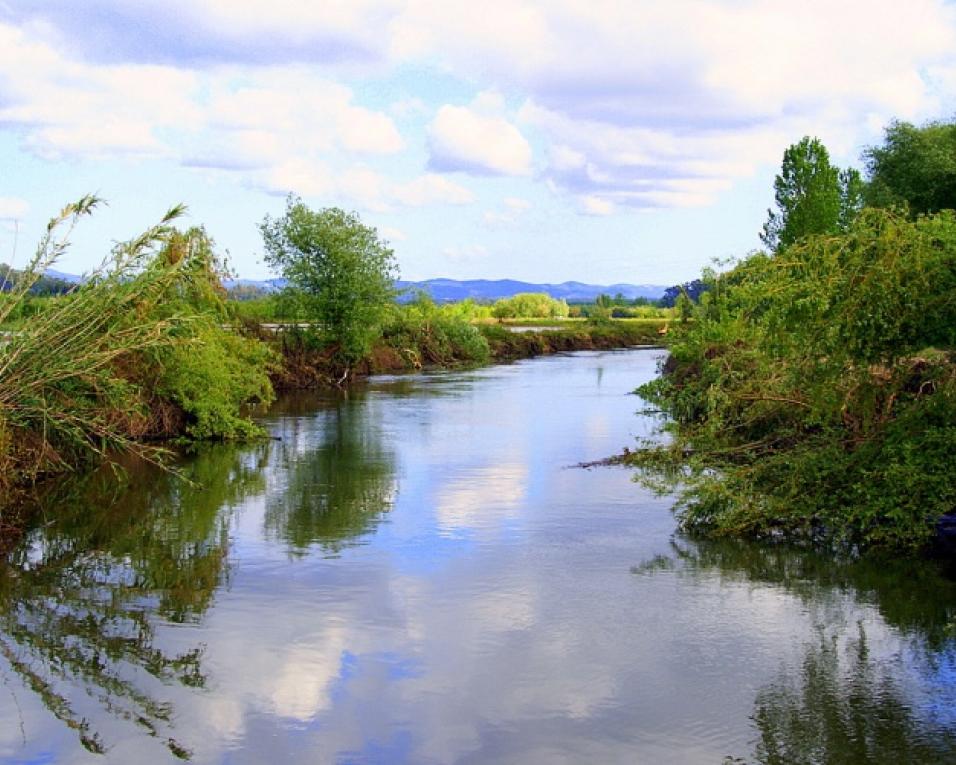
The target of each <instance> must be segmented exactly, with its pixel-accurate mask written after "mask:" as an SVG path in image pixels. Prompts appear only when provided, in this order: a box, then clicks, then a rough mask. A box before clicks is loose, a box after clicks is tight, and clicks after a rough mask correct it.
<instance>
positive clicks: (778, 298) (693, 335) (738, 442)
mask: <svg viewBox="0 0 956 765" xmlns="http://www.w3.org/2000/svg"><path fill="white" fill-rule="evenodd" d="M894 130H897V128H891V130H890V131H889V132H888V136H890V138H888V143H887V146H885V147H882V148H880V149H879V150H871V151H870V152H869V154H868V156H870V157H874V156H878V157H880V160H879V161H880V162H884V163H886V162H890V163H891V160H892V159H893V158H894V157H896V151H897V149H896V147H895V145H894V144H893V141H892V135H894V133H893V131H894ZM936 130H937V126H930V128H928V131H929V132H934V131H936ZM891 164H892V163H891ZM885 166H886V165H884V167H885ZM887 177H888V176H886V175H884V176H881V180H880V182H881V183H886V184H887V188H888V189H890V190H891V191H892V192H893V194H894V195H898V196H899V198H906V197H905V194H906V193H907V191H906V187H902V186H901V187H896V186H893V185H892V184H890V183H889V182H888V181H887V180H886V178H887ZM876 180H877V179H876V178H874V182H875V181H876ZM708 281H709V282H710V288H709V290H708V291H706V292H705V293H704V294H703V295H702V297H701V300H700V304H699V305H698V306H696V307H695V308H694V321H692V322H690V323H688V324H686V325H683V326H680V327H676V328H675V331H674V332H673V333H672V337H673V343H672V347H671V356H670V358H669V360H668V361H667V364H666V367H665V369H664V371H665V374H664V375H663V376H662V377H661V378H660V379H658V380H656V381H654V382H652V383H650V384H649V385H646V386H644V387H643V388H642V389H641V392H642V394H643V395H644V396H645V397H647V398H648V399H650V400H651V401H652V402H654V403H656V404H658V405H659V406H660V407H661V409H662V410H663V411H664V412H665V413H666V414H667V415H668V416H669V418H670V424H669V425H668V426H667V427H668V428H669V430H670V432H671V434H672V436H673V437H672V439H671V441H670V443H669V444H668V445H667V446H665V447H657V448H652V449H649V450H647V451H644V452H641V453H640V454H639V456H638V457H636V458H635V459H636V461H637V462H639V463H641V464H643V465H645V466H654V467H657V468H664V469H665V472H664V473H663V475H664V476H667V477H669V478H676V479H679V480H681V481H682V483H683V494H682V498H681V505H682V509H681V519H682V522H683V523H684V525H685V526H687V527H689V528H694V529H705V530H709V531H715V532H720V533H745V534H758V535H762V534H774V533H781V532H785V533H788V534H797V535H805V536H809V537H814V538H827V539H829V540H837V541H841V542H846V543H849V544H852V545H861V546H863V545H877V546H887V547H909V548H914V547H919V546H920V545H923V544H924V543H926V542H927V541H928V540H929V539H930V538H931V537H932V536H933V534H934V529H935V526H936V524H937V522H938V520H939V519H940V517H941V516H943V515H944V514H947V513H951V512H953V511H954V510H956V483H954V482H953V481H952V466H953V456H952V455H953V454H956V354H954V350H953V349H954V348H956V217H954V213H953V212H952V211H942V212H938V213H934V214H932V215H922V216H916V217H912V216H910V215H909V214H907V211H906V210H905V209H899V208H897V209H896V210H895V211H892V210H883V209H877V208H867V209H864V210H863V211H862V212H861V213H860V214H859V215H858V217H857V218H856V220H855V221H853V222H852V223H851V224H849V226H848V228H847V229H846V231H844V232H837V233H831V234H820V235H810V236H804V237H802V238H800V239H798V240H796V241H794V242H793V243H791V244H790V245H789V246H787V247H784V248H781V249H779V250H778V251H777V252H776V253H775V254H765V253H756V254H754V255H751V256H750V257H748V258H747V259H745V260H744V261H743V262H741V263H740V264H739V265H737V266H736V267H735V268H734V269H732V270H731V271H729V272H727V273H723V274H716V273H712V274H710V275H709V277H708ZM668 471H669V472H668ZM661 475H662V474H661V473H659V472H658V473H648V474H646V475H645V479H646V480H650V481H653V480H655V477H658V478H659V477H660V476H661Z"/></svg>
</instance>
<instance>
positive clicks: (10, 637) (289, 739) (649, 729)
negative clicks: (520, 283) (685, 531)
mask: <svg viewBox="0 0 956 765" xmlns="http://www.w3.org/2000/svg"><path fill="white" fill-rule="evenodd" d="M655 361H656V360H655V357H654V355H653V354H652V353H650V352H647V353H644V352H637V353H633V354H584V355H581V356H575V357H562V358H554V357H552V358H549V359H543V360H538V361H535V362H533V363H528V364H520V363H519V364H515V365H510V366H506V367H496V368H493V369H485V370H477V371H469V372H460V373H456V374H453V375H447V376H445V375H420V376H414V377H408V378H394V379H386V380H379V381H375V382H373V383H371V384H370V385H369V386H368V387H367V388H366V389H365V390H364V391H360V392H357V393H353V394H352V395H350V396H349V397H347V398H332V397H327V396H296V397H292V398H289V399H286V400H284V401H283V402H281V403H280V404H279V405H278V406H277V407H276V408H275V409H274V410H273V411H272V412H271V413H270V415H269V417H268V418H266V419H265V420H264V424H265V425H266V427H267V428H268V429H269V431H270V432H271V433H272V434H273V436H274V438H275V439H276V440H271V441H267V442H264V443H261V444H257V445H254V446H252V447H244V448H241V449H236V448H232V447H228V446H224V447H218V448H214V449H210V450H207V451H203V452H201V453H199V454H197V455H195V456H193V457H192V458H190V459H189V460H186V461H185V462H184V463H183V470H184V472H185V473H186V474H187V476H188V477H191V478H192V479H194V482H193V483H182V482H177V481H175V480H173V479H172V478H171V477H170V476H168V475H164V474H162V473H156V472H154V471H149V470H146V471H138V470H137V469H134V468H131V470H130V476H129V480H128V481H127V485H126V487H125V488H117V487H116V484H115V483H114V482H113V481H112V479H111V478H110V477H108V476H98V477H96V478H95V479H93V480H92V481H91V482H90V483H88V484H86V485H85V486H83V487H76V486H74V488H73V489H71V490H69V491H67V490H66V489H65V488H64V491H62V492H60V493H59V494H58V495H54V496H51V497H48V498H47V499H46V502H45V504H44V507H47V508H55V512H53V510H50V511H49V512H48V515H47V517H46V518H45V519H44V518H42V517H41V518H40V519H39V520H38V523H37V525H36V528H34V530H33V531H32V532H31V534H30V536H29V538H28V539H27V540H25V542H24V544H23V545H21V546H20V547H19V548H18V549H17V550H16V551H15V552H14V554H13V555H11V556H10V558H9V560H8V561H7V562H6V565H5V567H4V568H2V569H0V679H2V680H3V681H4V683H5V685H4V687H0V760H2V761H7V760H11V761H17V762H20V761H23V762H29V763H34V762H37V763H39V762H48V761H84V760H85V761H93V762H95V761H96V759H95V758H92V757H91V756H90V755H89V753H88V752H86V751H84V750H83V748H82V746H81V744H80V741H82V742H83V745H85V746H86V747H87V749H90V750H93V751H99V750H102V749H108V750H109V757H110V761H116V762H132V761H135V762H138V763H165V762H168V761H169V760H170V755H171V753H172V754H173V755H177V756H182V757H185V756H189V755H190V753H191V755H192V759H193V760H194V761H195V762H202V763H205V762H210V763H221V762H229V763H233V764H235V765H241V764H242V763H258V762H302V763H310V764H311V763H328V765H339V763H342V762H350V763H381V762H388V763H414V764H415V765H421V764H423V763H424V764H427V765H433V764H437V763H452V762H454V763H467V762H481V763H485V762H520V763H523V764H524V763H530V764H531V765H535V764H536V763H548V765H550V764H551V763H554V762H568V763H570V762H575V763H577V762H595V763H604V762H681V763H683V762H688V763H697V762H700V763H715V764H716V763H720V762H721V760H722V759H723V758H724V757H725V756H728V755H729V756H730V758H731V759H729V760H728V762H730V761H736V762H738V763H739V762H745V761H746V762H748V763H757V762H760V763H764V764H765V765H770V764H771V763H774V764H775V763H783V762H796V763H802V762H807V763H810V762H820V763H823V762H834V763H841V765H842V763H857V762H860V763H869V762H877V763H879V762H884V761H890V760H891V759H892V758H893V757H897V758H898V760H899V761H906V762H910V761H913V762H933V761H939V762H942V761H946V760H947V759H950V760H952V759H954V754H956V753H954V750H953V747H952V742H953V733H954V731H956V711H954V710H956V672H954V665H956V659H954V653H956V648H954V639H956V634H954V632H956V630H954V626H956V625H954V620H953V617H954V609H956V585H954V584H953V583H952V582H951V581H949V580H947V579H945V578H943V577H942V576H940V573H939V571H938V569H937V568H936V567H935V566H934V565H933V564H930V563H925V562H918V561H879V562H872V561H870V562H868V561H854V560H839V559H834V558H832V557H827V556H823V555H814V554H813V553H809V552H800V551H796V550H793V549H788V548H783V547H761V546H756V545H751V544H745V543H734V542H721V543H714V542H696V541H693V540H689V539H683V538H677V539H674V538H673V533H674V521H673V517H672V515H671V514H670V503H669V500H667V499H666V498H661V497H655V496H654V495H652V494H650V493H647V492H644V491H643V490H641V489H640V488H639V487H637V486H636V485H635V484H634V483H633V482H632V481H631V480H630V474H629V472H628V471H627V470H625V469H623V468H606V469H601V468H598V469H593V470H579V469H575V468H571V467H569V466H571V465H574V464H577V463H579V462H582V461H589V460H595V459H599V458H601V457H603V456H606V455H608V454H611V453H613V452H615V451H618V450H619V449H620V448H621V447H622V446H623V445H625V444H628V443H633V440H634V438H635V437H636V436H639V435H646V434H647V433H648V432H649V430H650V429H651V428H653V425H654V424H653V422H652V421H650V420H648V419H647V418H646V417H645V418H641V417H635V416H634V411H635V409H637V408H639V407H640V402H639V401H638V400H637V399H635V398H634V397H633V396H632V395H630V394H629V391H631V390H633V388H634V386H635V385H636V384H637V383H639V382H641V380H642V379H647V378H648V377H649V376H650V375H652V374H653V373H654V369H655ZM602 370H603V371H602ZM399 488H400V490H399ZM54 519H56V523H53V521H54ZM641 560H644V561H646V562H645V563H644V564H642V565H640V566H637V567H635V568H634V569H633V573H632V568H631V567H632V565H633V564H634V563H635V561H641ZM56 718H59V719H56ZM18 722H19V725H18V724H17V723H18ZM64 723H65V724H64ZM68 726H69V727H68ZM18 730H22V731H23V733H22V734H20V733H18ZM733 758H738V759H737V760H733ZM741 758H742V759H741ZM934 758H935V760H934ZM101 761H102V760H101Z"/></svg>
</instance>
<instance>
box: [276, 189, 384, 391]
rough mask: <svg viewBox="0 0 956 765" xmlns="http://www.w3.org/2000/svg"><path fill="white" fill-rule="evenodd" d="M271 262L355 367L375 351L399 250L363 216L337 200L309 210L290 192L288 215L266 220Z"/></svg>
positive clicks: (305, 310) (319, 327) (346, 363)
mask: <svg viewBox="0 0 956 765" xmlns="http://www.w3.org/2000/svg"><path fill="white" fill-rule="evenodd" d="M259 230H260V231H261V232H262V238H263V240H264V243H265V248H266V262H267V263H268V264H269V265H270V266H272V267H273V268H276V269H278V270H279V271H280V272H281V273H282V276H283V277H285V279H287V280H288V284H289V286H288V288H287V289H288V290H289V292H290V293H291V294H292V296H293V297H294V299H295V300H296V301H297V302H298V303H299V304H300V305H301V307H302V308H303V314H304V315H305V316H306V317H307V318H308V319H309V320H310V321H312V322H313V323H314V325H315V326H314V329H315V331H317V332H318V333H319V334H320V335H321V336H323V339H325V340H326V341H328V342H329V343H330V344H331V346H332V348H333V352H334V357H335V359H336V360H337V361H338V362H339V363H341V364H342V365H343V366H344V367H345V375H344V376H343V380H344V379H345V376H347V375H348V371H349V369H350V367H351V366H352V365H353V364H355V363H356V362H357V361H359V360H361V359H362V358H363V357H364V356H365V355H367V354H368V352H369V351H370V350H371V347H372V343H373V341H374V340H375V338H376V337H377V336H378V335H379V329H380V326H381V323H382V320H383V318H384V316H385V311H386V309H387V308H388V305H389V304H390V302H391V300H392V297H393V296H394V294H395V293H394V288H393V283H394V281H395V278H396V277H397V276H398V268H397V265H396V263H395V256H394V253H393V252H392V250H391V249H389V247H388V246H387V245H386V243H385V242H384V241H382V240H381V239H380V238H379V235H378V232H377V231H376V230H375V229H374V228H372V227H371V226H366V225H364V224H363V223H362V221H361V220H360V219H359V217H358V215H357V214H355V213H351V212H345V211H344V210H340V209H339V208H336V207H328V208H324V209H322V210H318V211H316V210H310V209H309V208H308V207H307V206H306V205H305V204H303V202H302V200H300V199H298V198H296V197H294V196H291V195H290V196H289V198H288V199H287V200H286V211H285V214H284V215H282V216H281V217H279V218H271V217H270V216H268V215H267V216H266V217H265V218H264V219H263V221H262V223H261V224H260V226H259Z"/></svg>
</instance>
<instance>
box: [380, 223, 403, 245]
mask: <svg viewBox="0 0 956 765" xmlns="http://www.w3.org/2000/svg"><path fill="white" fill-rule="evenodd" d="M381 233H382V236H383V237H385V239H386V240H387V241H389V242H404V241H405V240H406V239H408V235H407V234H406V233H405V232H404V231H402V230H401V229H400V228H394V227H392V226H384V227H383V228H382V229H381Z"/></svg>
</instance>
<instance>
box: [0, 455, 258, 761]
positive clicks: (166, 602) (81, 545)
mask: <svg viewBox="0 0 956 765" xmlns="http://www.w3.org/2000/svg"><path fill="white" fill-rule="evenodd" d="M184 473H185V477H186V478H188V479H189V480H188V481H184V480H181V479H178V478H176V477H174V476H172V475H170V474H168V473H162V472H159V471H157V470H155V469H152V468H150V467H148V466H143V465H130V466H127V474H126V477H125V480H124V481H123V482H122V484H123V486H122V487H119V488H118V487H117V481H116V477H115V475H114V474H113V473H112V472H107V471H103V472H100V473H97V474H94V475H92V476H90V477H88V478H87V479H85V480H82V481H78V482H74V483H71V484H70V485H69V486H68V487H64V488H59V489H56V490H51V491H49V492H48V493H47V495H46V496H44V497H42V499H41V502H40V508H41V510H40V511H39V512H38V513H37V526H36V527H35V528H34V529H33V530H32V531H30V532H29V533H28V534H27V536H26V537H25V539H24V540H23V542H22V543H21V544H20V545H19V546H18V547H17V548H16V549H14V550H13V551H12V552H11V553H9V554H8V555H7V556H6V558H5V560H4V562H3V565H2V567H0V655H2V656H3V657H4V659H5V660H6V663H7V664H8V665H9V667H10V668H11V670H13V672H15V673H16V674H17V675H19V676H20V678H21V680H22V681H23V683H24V686H25V687H27V688H30V689H31V690H32V691H34V692H35V693H36V694H37V695H38V696H39V697H40V699H41V700H42V701H43V703H44V704H45V706H46V707H47V708H48V709H49V710H50V711H51V712H52V713H53V714H54V715H55V716H56V717H57V718H58V719H60V720H61V721H63V722H64V723H65V724H66V725H67V726H69V727H70V728H72V729H74V730H76V732H77V734H78V736H79V738H80V741H81V742H82V744H83V746H84V747H86V749H88V750H89V751H91V752H98V753H99V752H103V751H105V749H106V743H105V742H104V741H103V739H102V737H101V735H100V734H99V733H98V732H97V731H96V730H94V729H93V726H92V724H91V723H90V721H89V719H88V718H87V717H86V716H84V715H83V714H82V713H81V711H79V710H80V707H81V706H82V704H83V703H84V700H83V696H84V695H85V696H87V697H89V698H90V699H93V700H94V701H95V702H96V703H97V705H98V706H99V707H100V708H101V709H102V710H103V711H105V712H107V713H109V714H111V715H114V716H115V717H117V718H119V719H121V720H125V721H129V722H130V723H133V724H135V725H136V726H138V727H139V728H140V729H142V730H144V731H146V732H147V733H148V734H149V735H151V736H155V737H158V738H161V739H163V740H164V742H165V744H166V746H167V747H168V749H169V751H170V752H171V753H172V754H174V755H175V756H177V757H180V758H184V759H187V758H188V757H189V756H190V753H189V750H188V749H187V748H186V747H184V746H183V745H182V744H180V743H179V742H177V741H176V739H175V738H174V737H173V736H172V735H171V723H172V714H173V710H172V707H171V705H170V704H169V703H166V702H163V701H158V700H157V699H156V698H155V697H154V694H155V693H156V692H158V691H161V689H162V685H163V684H168V683H181V684H183V685H186V686H190V687H202V686H203V685H204V684H205V682H206V678H205V676H204V674H203V672H202V668H201V658H202V647H201V646H196V647H194V648H192V649H189V650H186V651H184V652H182V653H178V654H175V655H170V654H169V653H167V652H166V651H164V650H163V649H162V648H161V647H159V646H158V645H157V642H158V641H157V639H156V629H155V625H156V622H157V618H158V619H162V620H166V621H172V622H188V621H191V620H195V619H197V618H198V617H199V616H200V615H201V614H202V613H203V612H204V611H205V610H206V609H207V608H208V607H209V605H210V604H211V602H212V599H213V595H214V592H215V590H216V588H217V587H218V586H219V584H220V583H221V582H222V581H223V579H224V578H225V577H226V576H227V568H226V556H227V551H228V534H227V524H228V520H229V519H228V514H224V513H223V512H221V511H222V509H223V508H224V507H228V506H229V505H230V504H232V503H234V502H236V501H238V500H239V499H241V498H242V497H243V496H245V495H246V494H248V493H249V492H257V493H258V492H261V491H262V490H263V483H262V479H261V477H260V474H259V471H258V470H257V469H255V465H252V464H250V457H249V455H246V457H245V458H244V459H243V458H242V457H241V455H240V454H239V453H238V452H236V451H235V450H232V449H228V448H216V449H210V450H207V451H204V452H202V453H200V454H198V455H197V456H196V457H195V459H193V460H192V461H190V462H189V463H188V464H186V465H185V467H184ZM51 507H53V508H56V520H55V522H51V523H43V522H42V519H43V510H42V508H51ZM77 691H81V693H77Z"/></svg>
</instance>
